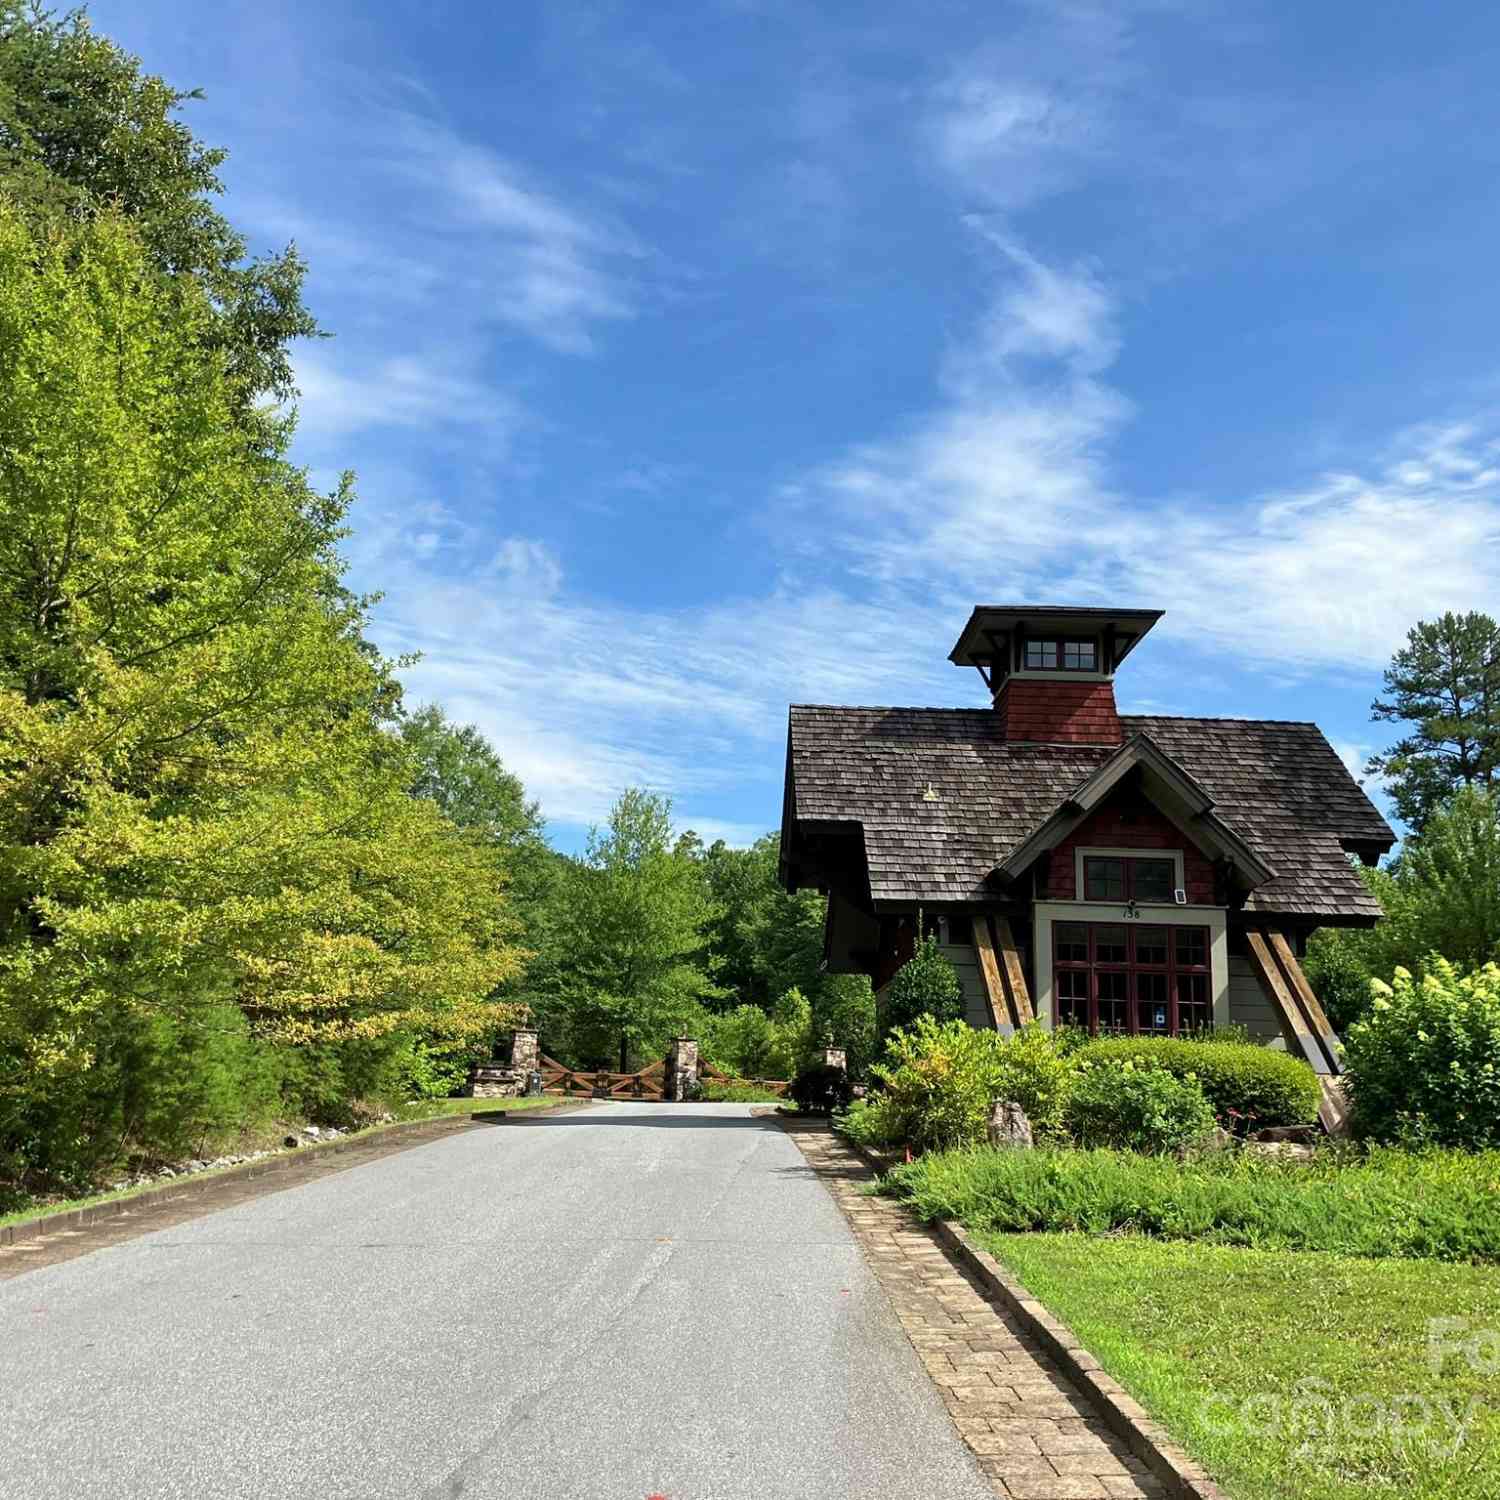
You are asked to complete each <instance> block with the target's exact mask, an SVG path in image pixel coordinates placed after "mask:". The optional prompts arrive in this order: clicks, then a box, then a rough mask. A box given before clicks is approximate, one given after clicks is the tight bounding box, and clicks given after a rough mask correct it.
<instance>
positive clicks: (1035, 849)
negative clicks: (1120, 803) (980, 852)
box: [995, 734, 1276, 886]
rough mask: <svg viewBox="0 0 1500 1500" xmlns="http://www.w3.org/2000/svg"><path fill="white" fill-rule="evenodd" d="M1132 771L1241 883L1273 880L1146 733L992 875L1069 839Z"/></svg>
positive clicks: (1006, 874) (1022, 865)
mask: <svg viewBox="0 0 1500 1500" xmlns="http://www.w3.org/2000/svg"><path fill="white" fill-rule="evenodd" d="M1132 771H1139V772H1142V773H1144V774H1145V776H1146V777H1147V779H1148V782H1149V783H1154V785H1155V789H1156V796H1155V797H1154V798H1153V799H1152V800H1153V801H1155V802H1156V804H1157V805H1158V806H1159V807H1160V808H1161V809H1162V811H1163V812H1168V813H1169V815H1170V811H1171V810H1172V809H1173V807H1174V805H1175V806H1176V807H1180V808H1181V809H1182V810H1183V811H1184V812H1185V814H1186V817H1187V819H1189V820H1191V822H1192V824H1193V827H1192V829H1191V830H1188V829H1184V830H1183V832H1184V833H1185V834H1187V836H1188V837H1189V838H1190V839H1191V840H1192V842H1193V843H1194V844H1196V845H1197V846H1198V847H1199V848H1200V849H1202V850H1204V851H1205V852H1206V853H1209V854H1214V855H1217V856H1219V857H1220V858H1225V859H1230V860H1232V861H1233V862H1234V865H1235V868H1236V870H1237V871H1238V873H1239V875H1240V877H1241V880H1242V882H1243V883H1244V884H1245V885H1247V886H1260V885H1264V884H1265V883H1266V882H1267V881H1269V880H1272V879H1274V877H1275V874H1276V872H1275V870H1273V869H1272V868H1271V867H1270V866H1269V865H1268V864H1266V862H1265V861H1264V860H1263V859H1261V857H1260V856H1259V855H1258V854H1256V852H1255V851H1254V850H1253V849H1252V848H1250V846H1249V845H1248V844H1247V843H1246V842H1245V841H1244V840H1243V839H1242V838H1241V837H1240V836H1239V834H1238V833H1236V832H1235V831H1234V829H1233V828H1231V827H1230V826H1229V825H1228V824H1227V823H1226V822H1225V821H1224V820H1223V819H1222V818H1220V817H1219V816H1218V815H1217V814H1216V813H1215V812H1214V810H1213V809H1214V801H1213V798H1212V797H1210V796H1209V795H1208V793H1207V792H1206V791H1204V790H1203V787H1202V786H1201V785H1200V784H1199V783H1198V782H1197V781H1195V780H1194V779H1193V777H1192V776H1190V775H1189V774H1188V773H1187V772H1186V771H1185V770H1183V768H1182V767H1181V766H1179V765H1178V764H1177V762H1176V761H1175V760H1173V759H1172V757H1171V756H1170V755H1167V754H1165V753H1164V752H1163V751H1162V750H1161V749H1159V748H1158V746H1157V745H1156V744H1155V743H1154V742H1153V741H1152V740H1151V738H1150V736H1149V735H1146V734H1135V735H1132V736H1131V737H1130V738H1129V739H1128V740H1126V742H1125V743H1124V744H1123V745H1121V746H1120V748H1119V749H1118V750H1116V751H1115V752H1114V753H1113V754H1112V755H1111V756H1110V757H1109V758H1108V759H1107V760H1106V761H1104V762H1103V763H1102V764H1101V765H1100V766H1099V767H1098V768H1097V769H1096V770H1094V771H1093V772H1091V773H1090V774H1089V775H1088V776H1087V777H1085V779H1084V780H1083V781H1082V782H1080V783H1079V785H1078V786H1076V787H1075V788H1074V789H1073V790H1072V791H1071V792H1069V793H1068V795H1067V796H1066V797H1064V798H1063V800H1062V802H1061V803H1060V804H1059V805H1058V807H1057V808H1056V809H1055V810H1054V811H1053V812H1052V814H1051V815H1050V816H1049V817H1047V818H1045V819H1044V820H1043V821H1042V822H1041V823H1040V824H1039V825H1038V826H1037V827H1036V828H1035V829H1034V830H1033V831H1032V832H1031V833H1030V834H1029V835H1028V836H1027V837H1026V838H1024V839H1022V840H1021V842H1020V843H1019V844H1017V845H1016V847H1015V848H1014V849H1012V850H1011V851H1010V853H1009V854H1008V855H1006V857H1005V858H1004V859H1003V860H1001V861H1000V863H999V865H997V866H996V869H995V874H996V875H998V876H999V877H1000V878H1001V880H1002V881H1004V880H1005V879H1007V878H1008V879H1015V878H1016V877H1018V876H1020V875H1021V874H1022V873H1023V872H1024V871H1025V870H1026V868H1027V867H1028V866H1029V865H1030V864H1031V862H1032V861H1033V860H1034V859H1036V858H1037V856H1038V855H1040V854H1041V853H1043V852H1044V851H1045V850H1048V849H1052V848H1054V847H1055V846H1056V845H1057V844H1059V843H1061V842H1062V840H1063V839H1065V838H1067V836H1068V835H1069V834H1070V833H1071V832H1072V831H1073V830H1074V829H1075V828H1076V827H1077V826H1078V825H1079V824H1080V823H1081V822H1083V820H1084V819H1085V818H1086V817H1087V816H1088V815H1089V813H1091V812H1092V811H1093V810H1094V809H1095V808H1096V807H1098V806H1099V805H1100V804H1101V803H1103V802H1104V801H1105V799H1106V798H1108V796H1109V794H1110V793H1111V792H1112V791H1114V789H1115V788H1116V787H1117V786H1119V785H1120V783H1121V782H1122V781H1124V779H1125V778H1126V777H1127V776H1128V775H1129V774H1130V773H1131V772H1132ZM1163 794H1165V795H1163ZM1174 821H1177V820H1175V819H1174Z"/></svg>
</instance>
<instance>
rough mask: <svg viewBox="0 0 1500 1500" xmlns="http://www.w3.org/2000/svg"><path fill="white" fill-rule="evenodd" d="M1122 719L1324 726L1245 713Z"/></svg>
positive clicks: (1316, 727) (1187, 722) (1305, 727)
mask: <svg viewBox="0 0 1500 1500" xmlns="http://www.w3.org/2000/svg"><path fill="white" fill-rule="evenodd" d="M1120 717H1121V718H1122V719H1167V720H1170V721H1171V722H1173V723H1176V724H1280V725H1285V726H1288V727H1293V726H1294V727H1296V728H1298V729H1316V730H1317V731H1318V733H1319V734H1322V732H1323V731H1322V728H1321V727H1320V726H1319V724H1318V721H1317V720H1316V719H1250V718H1247V717H1246V716H1245V715H1244V714H1121V715H1120Z"/></svg>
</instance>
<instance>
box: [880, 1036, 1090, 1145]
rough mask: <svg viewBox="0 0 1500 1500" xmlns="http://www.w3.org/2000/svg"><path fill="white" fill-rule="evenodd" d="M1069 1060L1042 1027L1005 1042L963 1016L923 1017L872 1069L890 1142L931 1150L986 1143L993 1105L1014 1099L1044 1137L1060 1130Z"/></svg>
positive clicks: (891, 1044)
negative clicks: (951, 1018)
mask: <svg viewBox="0 0 1500 1500" xmlns="http://www.w3.org/2000/svg"><path fill="white" fill-rule="evenodd" d="M1071 1071H1072V1065H1071V1063H1070V1061H1069V1059H1068V1058H1067V1057H1066V1056H1065V1055H1064V1052H1063V1051H1062V1049H1061V1048H1059V1047H1058V1046H1057V1044H1056V1043H1055V1042H1054V1040H1053V1038H1052V1036H1051V1035H1050V1034H1049V1033H1048V1032H1046V1031H1045V1030H1043V1029H1042V1028H1041V1027H1040V1026H1029V1027H1026V1028H1025V1029H1023V1030H1022V1031H1020V1032H1018V1033H1017V1034H1016V1035H1015V1036H1014V1037H1012V1038H1010V1039H1009V1040H1007V1039H1006V1038H1004V1037H1002V1036H1001V1035H1000V1034H999V1033H998V1032H995V1031H988V1030H982V1031H981V1030H976V1029H975V1028H974V1027H972V1026H966V1025H965V1024H964V1023H963V1022H962V1021H948V1022H946V1023H943V1024H939V1023H938V1022H937V1021H935V1020H934V1019H933V1018H932V1017H931V1016H929V1015H922V1016H918V1017H917V1019H916V1021H915V1022H914V1023H913V1025H912V1026H911V1027H910V1028H908V1029H907V1030H905V1031H897V1032H893V1033H892V1034H891V1037H890V1039H889V1040H888V1042H887V1043H886V1052H885V1061H884V1062H881V1063H877V1064H876V1065H875V1067H874V1068H873V1069H871V1077H872V1079H873V1080H874V1082H875V1085H876V1087H877V1089H878V1090H879V1093H880V1097H881V1100H882V1108H883V1110H884V1111H885V1115H884V1119H885V1121H886V1122H887V1124H888V1128H889V1130H890V1131H891V1133H892V1136H893V1143H899V1144H904V1145H909V1146H911V1147H913V1148H914V1149H916V1150H923V1151H930V1150H935V1149H939V1148H941V1147H945V1146H962V1145H977V1144H979V1143H980V1142H982V1141H984V1139H985V1136H986V1127H987V1126H988V1124H989V1117H990V1106H991V1105H992V1104H994V1102H995V1101H996V1100H997V1099H1012V1100H1014V1101H1015V1102H1016V1103H1017V1104H1019V1105H1020V1106H1021V1107H1022V1108H1023V1109H1024V1110H1025V1111H1026V1114H1027V1117H1028V1118H1029V1119H1030V1120H1031V1123H1032V1127H1033V1129H1034V1130H1035V1131H1037V1132H1038V1133H1039V1134H1040V1135H1042V1136H1047V1135H1056V1134H1058V1133H1059V1132H1060V1131H1061V1129H1062V1114H1063V1101H1064V1098H1065V1096H1066V1093H1067V1086H1068V1079H1069V1076H1070V1074H1071Z"/></svg>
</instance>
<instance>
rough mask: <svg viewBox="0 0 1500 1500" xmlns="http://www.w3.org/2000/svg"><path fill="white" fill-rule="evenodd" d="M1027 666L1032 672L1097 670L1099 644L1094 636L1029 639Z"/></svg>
mask: <svg viewBox="0 0 1500 1500" xmlns="http://www.w3.org/2000/svg"><path fill="white" fill-rule="evenodd" d="M1026 667H1027V670H1028V671H1032V672H1097V671H1098V670H1099V646H1098V642H1097V641H1095V640H1094V639H1093V638H1092V637H1090V638H1087V639H1080V640H1063V641H1030V640H1029V641H1027V642H1026Z"/></svg>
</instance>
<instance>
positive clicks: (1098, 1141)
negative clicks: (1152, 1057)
mask: <svg viewBox="0 0 1500 1500" xmlns="http://www.w3.org/2000/svg"><path fill="white" fill-rule="evenodd" d="M1066 1118H1067V1126H1068V1133H1069V1134H1070V1135H1071V1136H1072V1137H1073V1139H1074V1141H1076V1142H1077V1143H1078V1145H1080V1146H1112V1147H1114V1148H1116V1149H1117V1150H1121V1151H1141V1152H1160V1151H1177V1150H1181V1149H1183V1148H1185V1147H1188V1146H1191V1145H1194V1144H1195V1143H1197V1142H1199V1141H1201V1140H1203V1138H1204V1137H1205V1136H1207V1135H1208V1134H1209V1133H1210V1132H1211V1131H1212V1130H1213V1128H1214V1112H1213V1109H1212V1107H1211V1106H1210V1104H1209V1102H1208V1100H1207V1099H1206V1098H1205V1097H1204V1094H1203V1090H1202V1089H1201V1088H1199V1087H1198V1085H1197V1084H1196V1083H1194V1082H1192V1081H1191V1080H1190V1079H1187V1078H1177V1077H1175V1076H1174V1075H1173V1074H1171V1073H1169V1072H1167V1071H1166V1070H1165V1069H1164V1068H1153V1067H1144V1068H1137V1067H1134V1066H1132V1065H1131V1064H1130V1063H1128V1062H1127V1063H1100V1064H1092V1065H1085V1066H1084V1067H1083V1068H1082V1069H1081V1070H1080V1073H1079V1076H1078V1077H1077V1079H1075V1080H1074V1083H1073V1087H1072V1089H1071V1091H1070V1092H1069V1094H1068V1100H1067V1112H1066Z"/></svg>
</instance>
